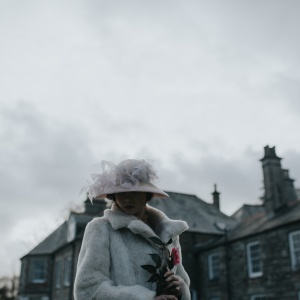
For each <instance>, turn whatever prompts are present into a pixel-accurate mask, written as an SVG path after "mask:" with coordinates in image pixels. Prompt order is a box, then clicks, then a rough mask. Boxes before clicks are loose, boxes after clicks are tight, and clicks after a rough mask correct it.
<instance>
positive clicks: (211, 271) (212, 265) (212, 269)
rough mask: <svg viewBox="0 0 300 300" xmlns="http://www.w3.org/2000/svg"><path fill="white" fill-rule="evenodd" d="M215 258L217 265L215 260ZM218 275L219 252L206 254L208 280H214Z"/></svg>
mask: <svg viewBox="0 0 300 300" xmlns="http://www.w3.org/2000/svg"><path fill="white" fill-rule="evenodd" d="M216 259H217V265H216V261H214V260H216ZM219 277H220V255H219V253H212V254H210V255H209V256H208V278H209V280H216V279H219Z"/></svg>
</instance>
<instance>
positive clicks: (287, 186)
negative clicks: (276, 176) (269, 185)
mask: <svg viewBox="0 0 300 300" xmlns="http://www.w3.org/2000/svg"><path fill="white" fill-rule="evenodd" d="M282 172H283V197H284V199H285V201H286V202H287V203H288V202H293V201H297V194H296V190H295V187H294V179H291V178H290V175H289V170H286V169H284V170H282Z"/></svg>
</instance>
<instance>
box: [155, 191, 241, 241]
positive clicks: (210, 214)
mask: <svg viewBox="0 0 300 300" xmlns="http://www.w3.org/2000/svg"><path fill="white" fill-rule="evenodd" d="M167 193H168V195H169V196H170V198H167V199H158V198H154V199H152V200H151V201H150V202H149V204H150V205H152V206H154V207H155V208H158V209H160V210H161V211H163V212H164V213H165V214H166V215H167V216H168V217H169V218H171V219H179V220H180V219H181V220H184V221H186V222H187V223H188V225H189V227H190V228H189V231H190V232H198V233H205V234H218V235H220V234H224V231H222V230H220V229H218V227H217V226H216V224H217V223H219V224H224V226H226V227H227V228H234V227H235V226H236V224H237V221H236V220H235V219H234V218H232V217H229V216H227V215H225V214H224V213H222V212H221V211H219V210H218V209H217V208H216V207H215V206H214V205H213V204H209V203H206V202H205V201H203V200H201V199H200V198H198V197H197V196H195V195H189V194H181V193H173V192H167Z"/></svg>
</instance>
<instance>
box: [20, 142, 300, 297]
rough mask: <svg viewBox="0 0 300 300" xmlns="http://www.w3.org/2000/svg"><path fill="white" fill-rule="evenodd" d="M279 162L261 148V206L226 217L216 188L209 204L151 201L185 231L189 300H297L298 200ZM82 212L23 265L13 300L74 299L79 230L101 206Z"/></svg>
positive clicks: (188, 198) (184, 198) (175, 196)
mask: <svg viewBox="0 0 300 300" xmlns="http://www.w3.org/2000/svg"><path fill="white" fill-rule="evenodd" d="M280 160H281V159H280V158H279V157H277V156H276V153H275V148H269V147H268V146H267V147H265V155H264V158H263V159H262V160H261V161H262V164H263V174H264V183H265V194H264V197H263V201H264V202H263V204H262V205H244V206H242V207H241V208H240V209H239V210H238V211H237V212H236V213H235V214H233V215H232V216H227V215H225V214H223V213H222V212H221V211H220V197H219V192H218V191H217V190H216V186H215V190H214V192H213V193H212V194H213V203H212V204H209V203H206V202H204V201H203V200H201V199H199V198H198V197H196V196H195V195H188V194H183V193H174V192H168V194H169V195H170V199H167V200H161V199H157V198H154V199H152V200H151V201H150V203H149V204H150V205H152V206H154V207H156V208H158V209H160V210H162V211H164V212H165V213H166V214H167V215H168V216H169V217H170V218H172V219H182V220H186V221H187V223H188V225H189V227H190V228H189V230H188V231H187V232H185V233H183V234H182V235H181V238H180V239H181V245H182V252H183V258H182V259H183V264H184V266H185V268H186V270H187V272H188V273H189V275H190V278H191V293H192V299H193V300H198V299H201V300H229V299H230V300H231V299H232V300H244V299H245V300H246V299H247V300H248V299H249V300H264V299H288V300H291V299H297V300H300V201H298V200H299V199H298V198H297V196H296V191H295V189H294V185H293V180H292V179H290V178H289V174H288V171H287V170H284V169H282V168H281V162H280ZM84 208H85V210H84V212H83V213H75V212H71V213H70V216H69V219H68V221H66V222H64V223H63V224H62V225H61V226H59V227H58V228H57V229H56V230H55V231H54V232H53V233H52V234H50V235H49V236H48V237H47V238H46V239H45V240H44V241H42V242H41V243H40V244H39V245H37V246H36V247H35V248H34V249H33V250H32V251H31V252H29V253H28V254H27V255H25V256H24V257H23V258H22V259H21V261H22V267H21V275H20V287H19V299H22V300H67V299H70V300H71V299H73V295H72V290H73V282H74V276H75V272H76V264H77V257H78V254H79V250H80V246H81V241H82V237H83V233H84V229H85V226H86V224H87V223H88V222H89V221H90V220H92V219H93V218H94V217H96V216H101V215H102V213H103V210H104V209H106V203H105V202H104V201H101V200H95V201H94V205H91V203H90V202H89V201H88V200H86V201H85V203H84ZM297 297H298V298H297Z"/></svg>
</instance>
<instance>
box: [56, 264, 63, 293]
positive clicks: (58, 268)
mask: <svg viewBox="0 0 300 300" xmlns="http://www.w3.org/2000/svg"><path fill="white" fill-rule="evenodd" d="M61 271H62V262H61V261H60V260H58V261H57V262H56V264H55V287H56V288H57V289H59V288H60V287H61Z"/></svg>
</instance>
